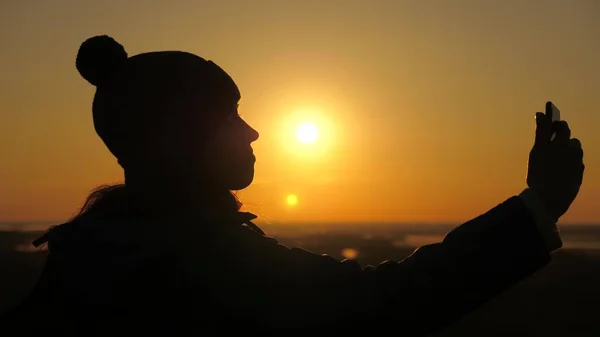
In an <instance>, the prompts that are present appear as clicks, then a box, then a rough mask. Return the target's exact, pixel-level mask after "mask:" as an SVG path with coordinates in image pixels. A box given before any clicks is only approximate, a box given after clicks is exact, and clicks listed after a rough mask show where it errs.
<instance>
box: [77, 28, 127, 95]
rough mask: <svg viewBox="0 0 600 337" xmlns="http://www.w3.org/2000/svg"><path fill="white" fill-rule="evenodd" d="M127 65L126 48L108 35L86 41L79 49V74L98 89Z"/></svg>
mask: <svg viewBox="0 0 600 337" xmlns="http://www.w3.org/2000/svg"><path fill="white" fill-rule="evenodd" d="M126 63H127V52H125V48H123V46H122V45H121V44H119V43H118V42H117V41H115V40H114V39H113V38H112V37H110V36H106V35H102V36H95V37H92V38H90V39H88V40H86V41H85V42H84V43H83V44H82V45H81V47H80V48H79V52H78V53H77V59H76V61H75V65H76V67H77V70H78V71H79V74H81V76H82V77H83V78H85V79H86V80H87V81H88V82H90V83H91V84H92V85H94V86H96V87H97V86H100V85H101V84H102V83H104V82H106V80H107V79H109V78H110V76H111V75H112V74H114V73H115V72H116V71H118V70H119V68H121V67H123V66H124V65H125V64H126Z"/></svg>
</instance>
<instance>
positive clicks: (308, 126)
mask: <svg viewBox="0 0 600 337" xmlns="http://www.w3.org/2000/svg"><path fill="white" fill-rule="evenodd" d="M296 138H298V140H299V141H301V142H302V143H305V144H312V143H314V142H315V141H316V140H317V138H319V129H317V127H316V126H315V125H314V124H313V123H309V122H304V123H302V124H300V125H299V126H298V129H296Z"/></svg>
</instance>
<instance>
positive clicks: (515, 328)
mask: <svg viewBox="0 0 600 337" xmlns="http://www.w3.org/2000/svg"><path fill="white" fill-rule="evenodd" d="M48 225H49V224H47V223H38V224H23V223H12V224H8V223H5V224H0V261H1V263H0V275H2V278H1V279H0V312H3V311H4V310H6V309H7V308H9V307H11V306H12V305H14V304H16V303H18V302H19V301H20V300H21V299H22V298H23V297H24V296H26V294H27V292H28V291H29V290H30V289H31V288H32V287H33V285H34V284H35V282H36V280H37V277H38V275H39V273H40V271H41V268H42V266H43V264H44V261H45V258H46V252H45V251H43V250H36V249H34V248H33V246H31V244H30V242H31V241H32V240H33V239H34V238H36V237H37V236H38V235H40V233H41V232H42V230H43V229H44V228H47V227H48ZM260 226H261V227H262V228H263V229H264V230H265V231H266V232H267V233H268V234H269V235H271V236H274V237H276V238H277V239H279V241H280V242H282V243H284V244H286V245H288V246H300V247H303V248H305V249H308V250H311V251H314V252H318V253H325V254H329V255H331V256H334V257H336V258H338V259H344V258H353V259H356V260H357V261H358V262H360V263H361V264H362V265H367V264H378V263H380V262H382V261H384V260H388V259H389V260H401V259H403V258H404V257H406V256H408V255H409V254H410V253H411V252H412V251H413V250H414V249H415V248H416V247H418V246H420V245H423V244H427V243H432V242H437V241H439V240H441V239H442V238H443V235H444V234H445V233H446V232H447V231H448V230H450V229H451V228H452V226H447V225H412V226H411V225H391V224H388V225H377V226H365V225H360V224H357V225H350V226H327V225H325V224H324V225H311V226H299V225H289V226H280V225H278V226H275V225H268V224H260ZM561 234H562V236H563V239H564V242H565V248H564V249H562V250H561V251H559V252H557V253H555V256H554V260H553V262H551V264H550V265H549V266H548V267H546V268H545V269H544V270H542V271H540V272H539V273H537V274H536V275H533V276H532V277H531V278H529V279H527V280H525V281H523V282H522V283H521V284H519V285H517V286H516V287H514V288H513V289H511V290H509V291H507V292H506V293H504V294H503V295H501V296H499V297H498V298H496V299H494V300H493V301H491V302H490V303H488V304H487V305H485V306H484V307H483V308H481V309H480V310H478V311H477V312H475V313H473V314H471V315H470V316H468V317H466V318H465V319H463V320H462V321H460V322H457V323H456V324H454V325H453V326H451V327H449V328H448V329H446V330H445V331H443V332H442V333H440V334H439V335H438V336H490V337H493V336H507V335H517V336H572V337H576V336H600V323H596V322H600V320H598V318H599V317H600V308H599V307H598V304H599V303H600V290H599V286H600V244H599V243H600V226H594V225H563V226H561ZM507 249H510V247H507Z"/></svg>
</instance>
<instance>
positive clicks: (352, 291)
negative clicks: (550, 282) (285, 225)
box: [202, 196, 550, 336]
mask: <svg viewBox="0 0 600 337" xmlns="http://www.w3.org/2000/svg"><path fill="white" fill-rule="evenodd" d="M238 234H239V235H238ZM238 234H236V235H234V236H233V237H234V240H233V241H231V243H230V244H228V245H227V246H226V247H221V248H219V249H218V251H216V252H214V253H215V254H219V256H220V258H219V263H218V264H217V263H215V264H214V265H211V268H212V270H211V272H210V273H207V272H206V269H205V270H204V272H203V273H202V278H203V280H204V281H205V282H207V281H208V282H210V283H211V284H212V287H213V290H212V295H211V296H213V299H214V300H216V301H218V302H220V303H225V304H224V305H225V306H226V307H227V311H228V312H237V313H240V315H243V316H244V317H246V318H248V317H251V318H252V320H254V321H255V322H260V324H264V325H265V327H267V326H268V328H269V329H272V328H278V327H281V328H283V327H286V326H287V327H297V328H299V329H300V328H305V329H317V328H318V329H322V328H324V327H331V328H335V329H337V330H338V332H341V331H342V330H349V331H351V330H354V331H356V329H364V328H365V327H367V326H373V327H377V328H381V327H384V326H389V327H391V328H392V329H394V327H401V330H402V331H403V332H404V333H405V334H403V336H406V335H411V336H412V335H426V334H427V333H431V332H434V331H436V330H438V329H439V328H441V327H443V326H445V325H447V324H448V323H451V322H453V321H455V320H457V319H459V318H461V317H462V316H463V315H465V314H466V313H469V312H470V311H472V310H474V309H476V308H478V307H479V306H481V305H482V304H483V303H484V302H486V301H487V300H489V299H490V298H492V297H494V296H495V295H497V294H499V293H500V292H502V291H503V290H506V289H507V288H509V287H511V286H512V285H514V284H516V283H517V282H519V281H520V280H522V279H523V278H525V277H527V276H528V275H530V274H532V273H534V272H535V271H537V270H538V269H540V268H541V267H543V266H544V265H546V264H547V263H548V262H549V260H550V254H549V250H548V248H547V247H546V244H545V243H544V240H543V238H542V235H540V231H539V229H538V226H537V225H536V222H535V220H534V218H533V216H532V214H531V212H530V210H529V209H528V207H527V206H526V204H525V203H524V201H523V200H522V199H521V198H520V197H517V196H515V197H512V198H510V199H508V200H506V201H505V202H503V203H502V204H500V205H498V206H496V207H494V208H493V209H491V210H490V211H488V212H487V213H485V214H483V215H481V216H479V217H477V218H475V219H472V220H470V221H468V222H466V223H465V224H463V225H461V226H459V227H457V228H455V229H454V230H452V231H451V232H450V233H448V234H447V235H446V237H445V238H444V240H443V241H442V242H441V243H438V244H432V245H427V246H423V247H421V248H419V249H417V250H416V251H415V252H414V253H413V254H412V255H410V256H409V257H408V258H406V259H404V260H402V261H399V262H395V261H386V262H383V263H382V264H380V265H378V266H377V267H372V266H368V267H366V268H361V267H360V266H359V265H358V264H357V263H356V262H354V261H350V260H345V261H342V262H340V261H337V260H335V259H333V258H331V257H329V256H326V255H318V254H314V253H311V252H308V251H306V250H302V249H299V248H292V249H290V248H288V247H285V246H283V245H281V244H279V243H278V242H277V241H276V240H274V239H272V238H268V237H265V236H263V235H262V234H259V233H255V232H251V231H250V230H246V229H244V232H243V234H242V232H240V233H238ZM221 257H222V258H221ZM210 278H213V280H212V281H210V280H209V279H210ZM242 313H243V314H242Z"/></svg>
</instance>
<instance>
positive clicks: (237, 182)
mask: <svg viewBox="0 0 600 337" xmlns="http://www.w3.org/2000/svg"><path fill="white" fill-rule="evenodd" d="M253 180H254V169H253V170H251V171H250V172H245V173H243V174H239V175H238V176H236V177H235V178H234V179H230V180H229V183H228V184H227V185H228V189H229V190H232V191H239V190H243V189H244V188H246V187H248V186H250V184H252V181H253Z"/></svg>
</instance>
